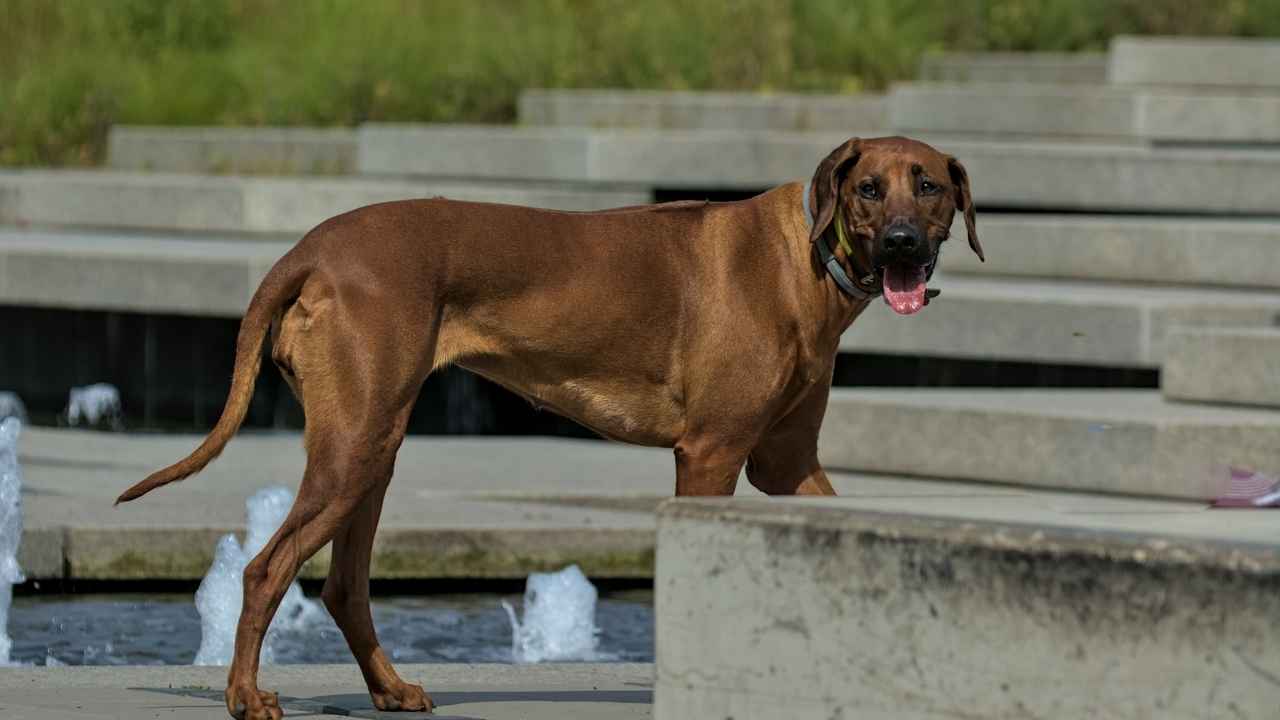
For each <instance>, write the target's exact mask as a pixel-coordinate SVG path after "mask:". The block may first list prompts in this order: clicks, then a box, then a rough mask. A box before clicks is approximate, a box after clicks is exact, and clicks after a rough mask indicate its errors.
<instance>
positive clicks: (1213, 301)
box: [840, 241, 1280, 368]
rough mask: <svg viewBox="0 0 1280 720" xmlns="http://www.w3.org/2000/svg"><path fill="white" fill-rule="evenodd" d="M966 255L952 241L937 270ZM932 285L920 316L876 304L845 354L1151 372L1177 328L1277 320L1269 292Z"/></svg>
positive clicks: (991, 281) (1276, 304) (1055, 283)
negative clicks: (931, 298)
mask: <svg viewBox="0 0 1280 720" xmlns="http://www.w3.org/2000/svg"><path fill="white" fill-rule="evenodd" d="M951 242H955V241H951ZM967 252H968V248H967V247H965V246H964V245H962V244H960V243H956V244H955V245H954V246H953V247H950V248H948V250H947V251H946V253H944V257H943V258H942V261H941V263H940V265H941V266H942V267H943V268H948V267H949V263H950V262H951V261H952V260H953V259H955V257H954V256H958V255H961V254H963V253H967ZM988 256H989V257H994V253H992V252H989V253H988ZM929 285H930V287H934V288H938V289H940V290H942V295H941V296H940V297H938V298H937V299H936V300H934V301H933V302H932V303H930V304H929V307H927V308H925V309H924V310H923V311H922V312H920V313H919V314H918V315H913V316H911V317H902V316H899V315H896V314H894V313H893V312H892V311H891V310H890V309H889V308H888V307H887V306H886V305H885V304H884V303H883V302H880V301H875V302H872V303H871V306H870V307H869V308H868V309H867V310H866V311H865V312H864V313H863V314H862V315H861V316H860V317H859V318H858V320H857V321H856V322H855V323H854V324H853V326H852V327H850V328H849V330H848V331H847V332H846V333H845V335H844V337H843V338H842V340H841V343H840V348H841V350H843V351H845V352H874V353H890V354H901V355H926V356H934V357H952V358H973V359H981V360H1015V361H1025V362H1044V363H1055V364H1080V365H1100V366H1111V367H1133V368H1156V367H1159V365H1160V362H1161V360H1162V359H1163V358H1164V338H1165V334H1166V333H1167V332H1168V329H1169V328H1170V327H1172V326H1174V325H1195V326H1204V325H1236V326H1254V327H1257V326H1266V325H1271V324H1272V323H1273V322H1274V321H1275V319H1276V317H1277V313H1280V293H1275V292H1267V291H1245V290H1217V289H1207V288H1176V287H1158V286H1139V285H1119V284H1110V283H1099V282H1084V281H1072V280H1030V279H1022V278H1017V279H1015V278H984V277H977V276H972V275H970V276H965V275H955V274H947V273H943V274H939V275H935V276H934V278H933V280H931V281H930V283H929Z"/></svg>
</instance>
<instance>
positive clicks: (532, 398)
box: [459, 358, 684, 447]
mask: <svg viewBox="0 0 1280 720" xmlns="http://www.w3.org/2000/svg"><path fill="white" fill-rule="evenodd" d="M486 360H487V362H486ZM493 360H494V359H493V358H486V359H473V360H469V361H467V362H462V363H459V364H460V365H461V366H462V367H465V368H467V369H468V370H471V371H472V372H475V373H476V374H478V375H481V376H482V377H485V378H487V379H489V380H492V381H493V382H496V383H498V384H499V385H502V386H503V387H505V388H507V389H508V390H511V391H512V392H515V393H516V394H518V395H520V396H522V397H524V398H525V399H526V400H528V401H529V402H530V403H532V404H533V406H534V407H535V408H546V409H549V410H552V411H554V412H555V413H557V414H559V415H563V416H564V417H567V418H569V419H570V420H573V421H575V422H577V423H579V424H581V425H583V426H584V427H587V428H589V429H591V430H593V431H595V432H596V433H598V434H600V435H601V436H603V437H606V438H608V439H610V440H617V441H619V442H627V443H633V444H636V445H649V446H655V447H674V446H675V444H676V441H677V440H678V439H679V438H680V435H681V433H682V432H683V430H684V412H683V408H682V407H681V406H680V403H679V402H678V399H677V398H675V397H674V396H673V394H672V393H671V392H670V391H669V388H668V387H667V386H665V385H663V384H653V383H648V382H637V381H635V380H634V379H619V378H613V379H608V378H575V379H569V380H560V381H550V380H545V379H541V378H538V377H537V375H538V374H539V373H536V372H525V373H521V372H503V370H511V369H513V368H511V367H510V366H508V367H500V366H499V365H500V364H499V363H496V362H493ZM501 365H506V363H501Z"/></svg>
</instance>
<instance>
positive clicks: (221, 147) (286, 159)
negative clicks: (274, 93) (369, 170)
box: [107, 125, 356, 175]
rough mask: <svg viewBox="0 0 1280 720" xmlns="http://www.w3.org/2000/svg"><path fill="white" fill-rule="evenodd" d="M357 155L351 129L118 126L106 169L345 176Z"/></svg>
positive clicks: (109, 138) (113, 132) (111, 137)
mask: <svg viewBox="0 0 1280 720" xmlns="http://www.w3.org/2000/svg"><path fill="white" fill-rule="evenodd" d="M355 155H356V137H355V131H354V130H351V129H349V128H306V127H158V126H146V125H113V126H112V127H111V130H110V132H109V133H108V135H107V165H108V166H109V167H111V168H115V169H117V170H144V171H151V172H155V171H159V172H177V173H235V174H241V175H303V174H314V175H343V174H346V173H349V172H351V171H352V170H354V169H355Z"/></svg>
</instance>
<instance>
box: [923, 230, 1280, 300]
mask: <svg viewBox="0 0 1280 720" xmlns="http://www.w3.org/2000/svg"><path fill="white" fill-rule="evenodd" d="M951 233H952V236H953V239H952V240H951V241H950V242H951V243H953V244H951V245H950V247H948V248H947V253H946V256H945V260H944V262H943V263H942V268H943V269H944V270H945V271H946V272H947V274H953V273H964V274H966V275H968V274H973V275H987V276H990V275H1008V276H1023V277H1042V278H1063V279H1081V280H1108V281H1122V282H1139V283H1164V284H1170V285H1221V286H1236V287H1258V288H1271V289H1280V223H1277V222H1275V221H1270V220H1265V221H1264V220H1252V219H1204V218H1188V217H1173V218H1164V217H1141V216H1081V215H1040V214H1036V215H1015V214H999V215H996V214H987V215H982V216H980V217H979V220H978V234H979V237H980V238H981V239H982V246H983V247H984V248H985V249H986V251H987V261H986V262H981V261H980V260H978V258H977V256H975V255H973V254H972V253H969V252H967V251H964V249H963V248H964V246H965V245H966V243H967V241H968V234H967V233H966V232H965V229H964V223H963V222H962V220H961V219H960V218H957V219H956V223H955V225H953V226H952V228H951ZM944 297H945V296H944ZM930 309H932V306H930Z"/></svg>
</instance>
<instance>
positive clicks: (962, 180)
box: [947, 155, 987, 262]
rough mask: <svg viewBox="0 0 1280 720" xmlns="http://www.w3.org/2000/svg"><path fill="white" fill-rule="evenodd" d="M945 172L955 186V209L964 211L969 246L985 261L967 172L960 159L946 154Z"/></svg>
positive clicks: (985, 257)
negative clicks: (979, 240) (948, 174)
mask: <svg viewBox="0 0 1280 720" xmlns="http://www.w3.org/2000/svg"><path fill="white" fill-rule="evenodd" d="M947 172H949V173H950V174H951V184H952V185H954V186H955V193H956V209H957V210H960V211H962V212H963V213H964V229H965V232H967V233H968V234H969V247H971V248H973V251H974V252H975V253H977V254H978V259H979V260H981V261H983V262H986V261H987V256H986V255H985V254H984V253H983V252H982V243H980V242H978V213H977V211H976V210H974V208H973V195H972V193H970V192H969V173H967V172H965V169H964V165H961V164H960V161H959V160H957V159H955V158H953V157H951V156H950V155H948V156H947Z"/></svg>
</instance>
